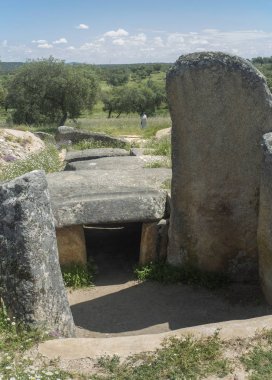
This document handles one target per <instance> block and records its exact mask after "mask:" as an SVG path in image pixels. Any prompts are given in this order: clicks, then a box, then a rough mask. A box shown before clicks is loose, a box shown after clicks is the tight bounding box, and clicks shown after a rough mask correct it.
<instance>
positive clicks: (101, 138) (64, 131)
mask: <svg viewBox="0 0 272 380" xmlns="http://www.w3.org/2000/svg"><path fill="white" fill-rule="evenodd" d="M55 139H56V141H57V142H58V143H59V144H66V143H67V142H71V143H72V144H75V143H78V142H80V141H82V140H91V141H94V142H99V143H104V144H107V145H109V146H111V147H115V148H124V147H126V145H127V142H126V141H124V140H121V139H118V138H115V137H111V136H108V135H106V134H104V133H96V132H89V131H86V130H82V129H75V128H73V127H67V126H65V125H62V126H60V127H58V129H57V133H56V136H55Z"/></svg>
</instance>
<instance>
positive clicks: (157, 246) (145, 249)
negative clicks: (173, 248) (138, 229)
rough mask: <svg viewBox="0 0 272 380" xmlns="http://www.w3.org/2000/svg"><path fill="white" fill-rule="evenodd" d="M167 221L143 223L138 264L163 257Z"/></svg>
mask: <svg viewBox="0 0 272 380" xmlns="http://www.w3.org/2000/svg"><path fill="white" fill-rule="evenodd" d="M168 225H169V223H168V221H167V220H165V219H162V220H160V221H159V222H153V223H143V225H142V235H141V246H140V257H139V264H140V265H146V264H149V263H150V262H154V261H158V260H160V259H165V258H166V255H167V245H168Z"/></svg>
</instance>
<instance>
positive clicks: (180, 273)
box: [134, 261, 229, 289]
mask: <svg viewBox="0 0 272 380" xmlns="http://www.w3.org/2000/svg"><path fill="white" fill-rule="evenodd" d="M134 273H135V275H136V277H137V279H138V280H140V281H146V280H153V281H158V282H161V283H163V284H175V283H182V284H188V285H199V286H204V287H206V288H208V289H218V288H220V287H223V286H226V285H228V284H229V279H228V277H227V276H226V275H224V274H218V273H211V272H201V271H200V270H198V269H196V268H194V267H192V266H190V265H184V266H173V265H170V264H168V263H165V262H160V261H159V262H154V263H150V264H148V265H144V266H139V267H137V268H136V269H135V270H134Z"/></svg>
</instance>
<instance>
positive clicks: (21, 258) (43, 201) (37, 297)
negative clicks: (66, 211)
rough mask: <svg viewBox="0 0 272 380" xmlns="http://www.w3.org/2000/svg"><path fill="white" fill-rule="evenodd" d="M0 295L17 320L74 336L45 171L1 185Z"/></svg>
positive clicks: (52, 331)
mask: <svg viewBox="0 0 272 380" xmlns="http://www.w3.org/2000/svg"><path fill="white" fill-rule="evenodd" d="M0 247H1V249H0V293H1V297H2V299H3V301H4V304H5V306H6V308H7V310H8V314H9V315H10V316H12V317H15V319H16V321H17V322H21V323H23V324H27V325H30V326H32V327H33V326H34V327H40V328H44V329H46V330H48V331H50V332H51V333H53V334H56V335H60V336H67V337H71V336H74V332H75V326H74V322H73V317H72V314H71V311H70V307H69V304H68V299H67V295H66V291H65V288H64V284H63V280H62V275H61V271H60V266H59V261H58V250H57V243H56V234H55V226H54V219H53V214H52V210H51V206H50V200H49V193H48V188H47V182H46V177H45V174H44V172H42V171H33V172H31V173H27V174H25V175H23V176H21V177H18V178H16V179H14V180H12V181H10V182H5V183H3V184H2V185H1V186H0Z"/></svg>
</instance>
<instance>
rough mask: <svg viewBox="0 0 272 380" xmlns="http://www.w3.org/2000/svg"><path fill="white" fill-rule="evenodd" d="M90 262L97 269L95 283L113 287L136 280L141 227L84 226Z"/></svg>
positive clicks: (117, 225)
mask: <svg viewBox="0 0 272 380" xmlns="http://www.w3.org/2000/svg"><path fill="white" fill-rule="evenodd" d="M83 229H84V235H85V242H86V252H87V260H88V261H89V262H93V264H94V265H95V267H96V272H97V274H96V282H98V283H99V284H102V283H105V284H107V283H108V284H110V283H111V284H113V283H120V282H125V281H127V280H129V279H131V278H133V270H134V268H135V266H136V265H137V264H138V263H139V256H140V244H141V233H142V223H118V224H113V223H106V224H99V225H97V224H90V225H84V226H83Z"/></svg>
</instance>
